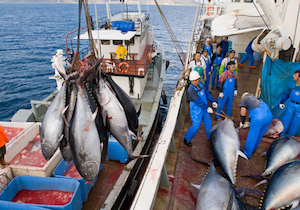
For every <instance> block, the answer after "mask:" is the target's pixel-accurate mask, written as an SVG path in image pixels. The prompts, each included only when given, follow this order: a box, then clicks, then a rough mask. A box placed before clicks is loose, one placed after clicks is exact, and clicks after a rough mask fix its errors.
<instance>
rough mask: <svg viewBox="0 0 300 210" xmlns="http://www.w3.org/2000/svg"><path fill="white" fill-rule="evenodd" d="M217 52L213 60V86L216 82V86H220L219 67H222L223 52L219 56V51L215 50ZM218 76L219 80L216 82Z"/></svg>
mask: <svg viewBox="0 0 300 210" xmlns="http://www.w3.org/2000/svg"><path fill="white" fill-rule="evenodd" d="M215 54H216V58H215V60H214V62H213V68H214V69H213V72H212V75H211V87H215V83H216V86H217V87H219V69H220V65H221V63H222V60H223V53H221V55H220V56H219V55H218V53H217V52H215ZM216 78H217V82H216Z"/></svg>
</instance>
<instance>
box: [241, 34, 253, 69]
mask: <svg viewBox="0 0 300 210" xmlns="http://www.w3.org/2000/svg"><path fill="white" fill-rule="evenodd" d="M253 40H254V39H252V40H251V42H250V43H249V44H248V46H247V48H246V56H244V57H243V59H242V60H241V62H240V63H239V66H241V67H243V66H244V64H243V63H245V61H246V60H247V59H248V58H249V60H250V66H249V68H251V69H255V66H254V58H253V53H254V51H253V50H252V43H253Z"/></svg>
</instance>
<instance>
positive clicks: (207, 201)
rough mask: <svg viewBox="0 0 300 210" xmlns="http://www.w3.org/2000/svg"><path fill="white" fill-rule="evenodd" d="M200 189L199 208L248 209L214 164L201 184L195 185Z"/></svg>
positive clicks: (212, 209)
mask: <svg viewBox="0 0 300 210" xmlns="http://www.w3.org/2000/svg"><path fill="white" fill-rule="evenodd" d="M192 185H193V186H194V187H196V188H197V189H199V193H198V197H197V206H196V209H197V210H210V209H211V210H216V209H224V210H227V209H230V210H242V209H246V207H245V205H244V204H243V203H242V201H241V199H240V197H239V195H238V194H237V193H236V191H235V189H234V188H233V187H232V185H231V184H230V183H229V182H228V181H227V180H226V179H225V178H224V177H223V176H221V175H220V174H219V173H218V171H217V170H216V168H215V166H214V165H213V164H210V168H209V171H208V173H207V175H206V177H205V179H204V180H203V182H202V184H201V185H194V184H192Z"/></svg>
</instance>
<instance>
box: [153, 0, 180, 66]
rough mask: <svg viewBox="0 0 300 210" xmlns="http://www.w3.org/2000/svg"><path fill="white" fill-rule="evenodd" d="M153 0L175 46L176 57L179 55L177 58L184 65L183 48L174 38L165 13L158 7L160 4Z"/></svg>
mask: <svg viewBox="0 0 300 210" xmlns="http://www.w3.org/2000/svg"><path fill="white" fill-rule="evenodd" d="M154 2H155V4H156V6H157V9H158V11H159V13H160V15H161V18H162V19H163V21H164V24H165V26H166V28H167V30H168V32H169V35H170V37H171V40H172V42H173V44H174V46H175V49H176V51H177V55H178V57H179V59H180V61H181V63H182V65H184V60H185V58H186V57H185V54H184V52H183V50H182V48H181V46H180V44H179V42H178V40H177V39H176V37H175V35H174V33H173V31H172V28H171V27H170V25H169V23H168V21H167V19H166V17H165V15H164V14H163V12H162V10H161V9H160V6H159V5H158V3H157V1H156V0H154Z"/></svg>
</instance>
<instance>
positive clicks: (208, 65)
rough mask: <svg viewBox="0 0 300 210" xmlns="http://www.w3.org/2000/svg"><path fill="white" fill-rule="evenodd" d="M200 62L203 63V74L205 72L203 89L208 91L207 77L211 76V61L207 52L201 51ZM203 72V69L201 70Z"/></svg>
mask: <svg viewBox="0 0 300 210" xmlns="http://www.w3.org/2000/svg"><path fill="white" fill-rule="evenodd" d="M201 60H202V62H204V63H205V66H206V68H205V72H206V80H205V84H204V86H205V89H206V90H208V88H209V75H210V74H211V59H210V56H209V55H208V50H206V49H205V50H203V53H202V56H201ZM203 71H204V69H203Z"/></svg>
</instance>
